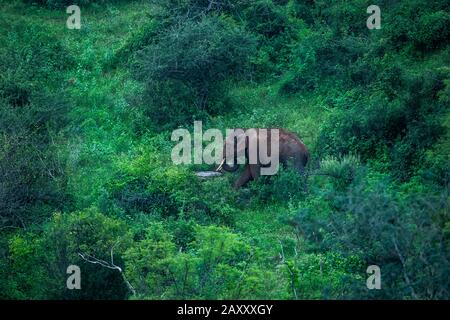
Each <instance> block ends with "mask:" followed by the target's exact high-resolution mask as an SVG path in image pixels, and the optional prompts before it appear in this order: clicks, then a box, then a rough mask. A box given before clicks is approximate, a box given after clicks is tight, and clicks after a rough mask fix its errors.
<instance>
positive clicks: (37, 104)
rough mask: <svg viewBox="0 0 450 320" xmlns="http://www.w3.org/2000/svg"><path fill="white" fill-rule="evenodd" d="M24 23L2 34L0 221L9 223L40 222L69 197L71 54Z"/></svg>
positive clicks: (7, 27)
mask: <svg viewBox="0 0 450 320" xmlns="http://www.w3.org/2000/svg"><path fill="white" fill-rule="evenodd" d="M22 23H23V21H20V20H19V21H16V22H15V23H13V24H10V25H8V26H4V30H5V31H6V32H5V33H3V34H2V36H1V37H0V41H1V42H2V44H4V45H2V47H1V49H0V73H1V76H0V136H1V138H0V160H1V161H0V217H1V222H0V225H2V226H5V225H7V226H8V227H11V226H12V227H14V226H18V225H21V226H25V225H27V224H28V223H30V222H32V221H33V220H34V221H39V220H40V219H41V218H42V217H45V216H46V215H48V213H47V212H46V211H47V210H48V208H52V207H53V208H54V207H57V208H63V207H64V200H65V198H64V197H65V195H64V192H63V191H62V190H61V189H62V188H63V186H64V184H65V176H64V161H65V160H64V159H65V155H64V150H63V149H62V148H61V144H62V142H63V136H62V134H61V130H62V129H63V128H64V127H65V125H66V123H67V117H66V113H67V106H68V102H67V99H66V97H65V96H64V89H65V88H64V85H61V81H62V79H63V77H62V72H63V71H66V70H68V69H69V66H70V62H71V59H70V55H69V54H68V52H67V50H66V49H65V48H64V46H63V45H62V44H61V42H60V41H58V40H57V39H56V38H55V35H53V34H48V33H47V32H46V30H45V29H44V28H42V27H39V26H37V25H34V24H33V25H31V26H29V27H25V26H23V25H22ZM2 25H4V22H2Z"/></svg>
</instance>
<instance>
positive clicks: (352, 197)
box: [293, 176, 450, 299]
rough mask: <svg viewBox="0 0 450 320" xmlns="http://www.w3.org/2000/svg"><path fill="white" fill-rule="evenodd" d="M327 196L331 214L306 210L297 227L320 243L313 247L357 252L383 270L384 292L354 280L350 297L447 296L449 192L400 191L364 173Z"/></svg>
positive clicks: (356, 253)
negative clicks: (344, 189) (347, 186)
mask: <svg viewBox="0 0 450 320" xmlns="http://www.w3.org/2000/svg"><path fill="white" fill-rule="evenodd" d="M363 181H366V182H363ZM367 181H368V182H367ZM424 191H425V192H424ZM328 197H329V199H330V200H331V203H332V212H330V213H329V214H326V215H314V214H308V210H301V211H300V212H299V214H298V215H297V217H296V218H295V219H294V221H293V224H294V225H296V226H298V229H297V230H302V231H303V232H302V235H304V236H306V237H307V238H308V239H310V241H312V242H313V243H316V245H317V247H316V249H314V251H316V250H318V251H319V252H320V251H322V250H323V251H328V250H330V249H331V250H334V251H337V252H340V253H342V254H343V255H344V256H353V255H356V256H359V257H362V259H363V261H364V262H365V263H364V264H363V265H365V266H369V265H371V264H376V265H378V266H379V267H380V268H381V273H382V279H383V280H382V286H383V290H372V291H370V290H367V289H366V288H365V282H364V281H359V282H357V283H354V284H351V285H350V284H349V291H348V292H347V293H346V298H354V297H358V298H359V299H361V298H363V297H367V298H383V299H399V298H400V299H403V298H405V297H406V298H408V297H409V298H414V299H445V298H446V297H448V268H449V265H448V261H449V252H448V250H446V248H447V247H448V245H449V241H450V238H449V236H448V235H449V234H448V232H447V229H448V221H449V214H448V213H449V210H448V209H449V208H448V201H447V199H446V195H445V194H443V193H440V194H439V193H438V194H432V193H430V192H429V191H428V190H423V189H422V190H420V188H419V189H417V186H414V185H413V184H410V189H405V188H404V189H403V190H399V189H398V187H395V186H394V185H392V184H391V185H390V184H387V183H386V182H382V181H378V180H375V181H373V180H372V181H371V179H370V177H367V176H365V177H364V178H363V179H361V180H359V182H358V183H356V184H354V186H353V187H352V189H351V190H350V191H349V192H345V193H339V192H337V193H334V194H330V195H329V196H328ZM313 210H314V208H311V211H313ZM364 268H366V267H363V269H362V270H360V272H361V274H362V273H363V272H364V271H365V270H364ZM418 270H420V272H418ZM374 291H377V292H374Z"/></svg>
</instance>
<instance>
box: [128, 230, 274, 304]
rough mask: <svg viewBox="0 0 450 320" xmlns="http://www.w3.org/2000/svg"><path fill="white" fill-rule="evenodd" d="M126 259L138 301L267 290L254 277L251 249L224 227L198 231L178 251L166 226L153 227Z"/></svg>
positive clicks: (227, 296) (225, 296)
mask: <svg viewBox="0 0 450 320" xmlns="http://www.w3.org/2000/svg"><path fill="white" fill-rule="evenodd" d="M124 259H125V261H126V270H127V277H128V278H129V279H130V282H131V283H133V284H134V287H135V288H136V290H137V292H138V298H147V299H174V298H180V297H184V298H190V299H238V298H240V297H241V295H242V294H243V293H246V295H245V296H246V297H259V296H262V295H263V294H264V291H263V290H264V286H265V285H267V283H266V284H265V283H264V282H265V280H264V278H263V277H255V276H258V275H259V274H258V273H261V272H262V271H260V270H258V269H255V262H256V261H257V259H258V258H257V256H255V253H254V252H253V251H252V250H251V247H250V246H249V245H248V244H246V243H245V242H244V241H243V239H241V237H239V236H238V235H236V234H234V233H232V232H230V231H229V230H228V229H226V228H222V227H215V226H208V227H200V226H196V227H195V238H194V240H193V241H191V242H190V243H188V244H187V246H186V247H180V248H177V247H176V246H175V243H174V241H173V238H172V236H171V235H170V233H169V232H168V231H167V230H165V229H164V226H163V225H162V224H160V223H155V224H151V225H150V226H149V227H148V229H147V232H146V235H145V238H144V239H142V240H140V241H139V242H138V243H137V244H136V245H134V246H133V248H131V249H129V250H128V251H127V252H126V254H125V256H124ZM267 275H268V274H267V273H266V276H267ZM271 276H273V275H271Z"/></svg>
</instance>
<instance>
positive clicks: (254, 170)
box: [249, 164, 261, 180]
mask: <svg viewBox="0 0 450 320" xmlns="http://www.w3.org/2000/svg"><path fill="white" fill-rule="evenodd" d="M249 168H250V174H251V175H252V180H256V179H258V178H259V176H260V175H261V167H260V166H259V165H258V164H250V165H249Z"/></svg>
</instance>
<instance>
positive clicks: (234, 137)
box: [216, 128, 249, 172]
mask: <svg viewBox="0 0 450 320" xmlns="http://www.w3.org/2000/svg"><path fill="white" fill-rule="evenodd" d="M248 139H249V137H248V136H247V135H246V132H245V130H244V129H240V128H239V129H234V130H233V131H232V132H231V133H228V135H227V137H226V139H225V141H224V144H223V157H222V161H221V162H220V164H219V166H218V167H217V169H216V171H220V170H222V169H223V170H224V171H227V172H235V171H236V170H237V169H238V168H239V164H243V163H245V160H244V157H246V156H247V147H248Z"/></svg>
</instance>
